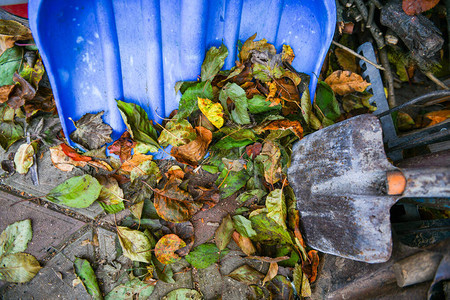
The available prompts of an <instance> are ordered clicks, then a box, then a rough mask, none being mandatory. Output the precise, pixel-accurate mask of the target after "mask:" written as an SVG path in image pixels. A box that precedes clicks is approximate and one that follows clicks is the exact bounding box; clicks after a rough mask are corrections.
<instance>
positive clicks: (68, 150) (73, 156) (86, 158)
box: [60, 143, 92, 161]
mask: <svg viewBox="0 0 450 300" xmlns="http://www.w3.org/2000/svg"><path fill="white" fill-rule="evenodd" d="M60 146H61V150H62V151H63V152H64V154H66V155H67V156H68V157H70V158H71V159H73V160H74V161H91V160H92V157H89V156H84V155H81V154H79V153H78V152H77V151H76V150H75V149H73V148H72V147H69V146H67V145H66V144H64V143H63V144H61V145H60Z"/></svg>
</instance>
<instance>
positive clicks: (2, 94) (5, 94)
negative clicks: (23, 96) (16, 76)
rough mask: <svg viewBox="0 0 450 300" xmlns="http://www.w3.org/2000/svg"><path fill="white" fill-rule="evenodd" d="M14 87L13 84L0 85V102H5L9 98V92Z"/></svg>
mask: <svg viewBox="0 0 450 300" xmlns="http://www.w3.org/2000/svg"><path fill="white" fill-rule="evenodd" d="M14 87H15V85H14V84H11V85H4V86H2V87H0V103H5V102H6V101H8V99H9V94H10V93H11V91H12V90H13V88H14Z"/></svg>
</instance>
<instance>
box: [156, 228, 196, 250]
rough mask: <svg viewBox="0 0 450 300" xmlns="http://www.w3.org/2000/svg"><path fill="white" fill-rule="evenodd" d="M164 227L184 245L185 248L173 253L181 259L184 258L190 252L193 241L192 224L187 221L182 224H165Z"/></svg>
mask: <svg viewBox="0 0 450 300" xmlns="http://www.w3.org/2000/svg"><path fill="white" fill-rule="evenodd" d="M162 223H163V222H162ZM164 225H165V226H167V227H168V228H169V229H170V231H172V233H173V234H176V235H177V236H178V237H179V238H181V239H182V240H183V241H184V242H185V243H186V246H184V247H182V248H180V249H178V250H176V251H175V253H176V254H178V255H179V256H181V257H184V256H186V255H187V254H188V253H189V252H190V251H191V249H192V246H194V241H195V240H194V238H195V237H194V226H193V225H192V223H191V222H189V221H187V222H182V223H172V222H167V224H164Z"/></svg>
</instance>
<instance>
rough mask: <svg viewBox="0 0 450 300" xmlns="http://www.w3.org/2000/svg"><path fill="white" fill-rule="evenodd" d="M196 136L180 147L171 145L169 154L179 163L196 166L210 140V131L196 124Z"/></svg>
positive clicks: (206, 149) (204, 153)
mask: <svg viewBox="0 0 450 300" xmlns="http://www.w3.org/2000/svg"><path fill="white" fill-rule="evenodd" d="M195 131H196V133H197V138H196V139H195V140H194V141H192V142H190V143H188V144H186V145H183V146H180V147H173V148H172V150H171V152H170V154H171V155H172V156H173V157H175V159H176V160H177V161H179V162H181V163H184V164H188V165H192V166H197V164H198V162H199V160H201V159H202V158H203V157H204V156H205V155H206V152H207V151H208V146H209V143H211V140H212V133H211V131H209V130H208V129H206V128H204V127H201V126H198V127H195Z"/></svg>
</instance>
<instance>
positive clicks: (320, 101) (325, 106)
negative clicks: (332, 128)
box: [314, 81, 341, 122]
mask: <svg viewBox="0 0 450 300" xmlns="http://www.w3.org/2000/svg"><path fill="white" fill-rule="evenodd" d="M314 104H315V105H316V106H317V107H318V109H319V114H320V115H323V117H326V118H328V119H330V120H332V121H334V120H336V119H337V118H338V117H339V116H340V115H341V111H340V109H339V104H338V102H337V100H336V97H335V95H334V92H333V91H332V90H331V88H330V86H328V84H326V83H325V82H323V81H319V82H318V85H317V91H316V100H315V102H314ZM322 121H323V120H322ZM323 122H324V121H323Z"/></svg>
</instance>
